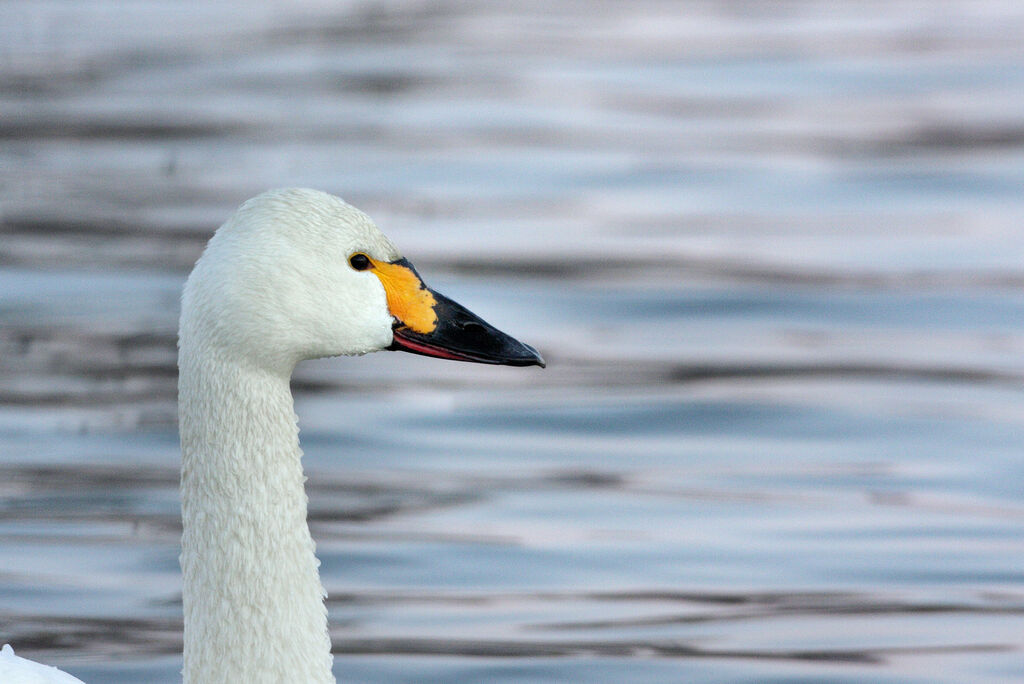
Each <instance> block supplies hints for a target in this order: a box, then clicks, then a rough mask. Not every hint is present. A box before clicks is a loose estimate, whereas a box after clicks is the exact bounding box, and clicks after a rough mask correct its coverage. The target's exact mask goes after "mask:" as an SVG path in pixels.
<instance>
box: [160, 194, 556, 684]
mask: <svg viewBox="0 0 1024 684" xmlns="http://www.w3.org/2000/svg"><path fill="white" fill-rule="evenodd" d="M178 349H179V351H178V368H179V376H178V378H179V379H178V416H179V429H180V434H181V451H182V469H181V499H182V523H183V532H182V550H181V568H182V575H183V583H184V584H183V587H184V590H183V595H182V602H183V608H184V617H185V635H184V670H183V676H184V682H185V684H222V683H223V684H227V683H229V682H230V683H237V682H247V683H250V684H252V683H259V682H267V683H271V682H273V683H278V682H302V683H303V684H317V683H322V682H334V681H335V679H334V676H333V675H332V673H331V666H332V656H331V642H330V637H329V636H328V632H327V611H326V608H325V606H324V602H323V599H324V597H325V593H324V589H323V586H322V585H321V583H320V576H319V573H318V570H317V567H318V565H319V561H318V560H317V559H316V556H315V555H314V551H315V549H314V544H313V540H312V538H311V537H310V533H309V527H308V525H307V523H306V503H307V498H306V493H305V488H304V484H303V483H304V481H305V477H304V475H303V471H302V464H301V456H302V452H301V451H300V449H299V439H298V427H297V424H296V416H295V412H294V410H293V403H292V395H291V391H290V389H289V378H290V377H291V374H292V370H293V369H294V368H295V364H296V363H297V362H298V361H301V360H303V359H311V358H317V357H324V356H337V355H360V354H366V353H368V352H374V351H380V350H399V351H409V352H414V353H417V354H424V355H427V356H435V357H440V358H445V359H454V360H460V361H473V362H478V363H491V364H504V365H511V366H530V365H538V366H543V365H544V361H543V359H541V357H540V355H539V354H538V353H537V352H536V350H534V349H533V348H532V347H529V346H527V345H525V344H523V343H521V342H518V341H517V340H515V339H513V338H512V337H510V336H509V335H506V334H505V333H503V332H501V331H499V330H497V329H496V328H494V327H492V326H491V325H489V324H487V323H486V322H484V321H483V320H481V319H480V318H478V317H477V316H475V315H474V314H472V313H470V312H469V311H468V310H466V309H465V308H464V307H462V306H460V305H459V304H457V303H455V302H453V301H452V300H450V299H448V298H447V297H444V296H443V295H441V294H439V293H437V292H435V291H433V290H431V289H430V288H428V287H427V286H426V285H425V284H424V283H423V281H422V280H421V279H420V277H419V275H418V273H417V272H416V270H415V269H414V268H413V266H412V264H410V263H409V262H408V261H407V260H406V259H405V258H403V256H402V254H401V253H400V252H399V251H398V249H396V248H395V246H394V245H393V244H392V243H391V242H390V241H389V240H388V239H387V238H386V237H385V236H384V234H383V233H381V232H380V230H378V229H377V227H376V226H375V225H374V224H373V222H372V221H371V220H370V219H369V217H367V216H366V215H365V214H363V213H362V212H361V211H359V210H358V209H355V208H354V207H352V206H350V205H348V204H346V203H345V202H343V201H342V200H340V199H338V198H337V197H333V196H331V195H328V194H325V193H322V192H318V191H314V190H305V189H286V190H275V191H270V192H267V193H265V194H262V195H260V196H258V197H255V198H253V199H251V200H249V201H247V202H245V203H244V204H243V205H242V206H241V207H240V208H239V209H238V210H237V212H236V213H235V214H234V215H233V216H232V217H231V218H230V219H228V221H227V222H226V223H225V224H224V225H222V226H221V227H220V228H219V229H218V230H217V232H216V233H215V234H214V236H213V237H212V238H211V239H210V242H209V244H208V245H207V247H206V249H205V251H204V252H203V254H202V256H201V257H200V258H199V260H198V261H197V262H196V265H195V268H194V269H193V271H192V274H191V275H190V276H189V278H188V282H187V283H186V285H185V289H184V292H183V295H182V307H181V323H180V329H179V338H178Z"/></svg>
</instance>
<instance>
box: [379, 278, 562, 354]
mask: <svg viewBox="0 0 1024 684" xmlns="http://www.w3.org/2000/svg"><path fill="white" fill-rule="evenodd" d="M371 261H372V260H371ZM373 266H374V273H375V274H376V275H377V277H378V278H380V280H381V282H382V283H383V284H384V290H385V292H386V293H387V297H388V308H389V309H390V311H391V315H392V317H394V319H395V325H394V341H393V342H392V344H391V346H390V347H388V349H390V350H391V351H406V352H412V353H413V354H423V355H424V356H434V357H437V358H440V359H452V360H453V361H471V362H473V363H490V364H499V365H503V366H540V367H541V368H543V367H544V365H545V364H544V359H543V358H542V357H541V355H540V354H538V353H537V350H536V349H534V348H533V347H531V346H530V345H528V344H523V343H522V342H520V341H519V340H517V339H515V338H514V337H512V336H511V335H507V334H506V333H503V332H502V331H500V330H498V329H497V328H495V327H494V326H493V325H491V324H490V323H488V322H487V321H485V320H483V319H482V318H480V317H479V316H477V315H476V314H474V313H473V312H471V311H470V310H469V309H467V308H466V307H464V306H462V305H461V304H459V303H458V302H454V301H452V300H451V299H448V298H447V297H445V296H444V295H443V294H441V293H439V292H435V291H434V290H431V289H430V288H429V287H427V286H426V285H425V284H424V283H423V280H422V279H421V278H420V277H419V274H418V273H416V269H414V268H413V266H412V264H410V263H409V261H408V260H406V259H399V260H398V261H393V262H390V263H381V262H377V261H374V262H373Z"/></svg>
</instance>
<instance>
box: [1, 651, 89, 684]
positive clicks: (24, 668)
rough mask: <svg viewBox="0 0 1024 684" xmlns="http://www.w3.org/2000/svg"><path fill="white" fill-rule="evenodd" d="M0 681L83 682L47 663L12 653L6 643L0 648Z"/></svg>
mask: <svg viewBox="0 0 1024 684" xmlns="http://www.w3.org/2000/svg"><path fill="white" fill-rule="evenodd" d="M0 683H2V684H83V683H82V680H81V679H76V678H75V677H72V676H71V675H69V674H68V673H66V672H61V671H60V670H58V669H57V668H55V667H51V666H49V665H40V664H39V663H36V662H33V661H31V660H26V659H25V658H22V657H20V656H16V655H14V649H13V648H11V647H10V646H9V645H8V644H4V647H3V648H2V649H0Z"/></svg>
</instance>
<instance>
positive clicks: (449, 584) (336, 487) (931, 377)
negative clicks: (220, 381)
mask: <svg viewBox="0 0 1024 684" xmlns="http://www.w3.org/2000/svg"><path fill="white" fill-rule="evenodd" d="M549 5H550V3H546V4H545V3H533V2H530V1H529V0H522V1H517V2H513V3H506V4H503V5H494V6H490V5H489V6H485V7H480V6H476V5H473V4H469V3H466V4H462V3H459V2H455V3H448V4H445V5H440V6H434V5H430V6H425V5H419V4H415V3H409V4H406V3H402V2H396V3H387V4H380V5H366V6H358V5H357V6H352V7H326V6H321V5H320V4H319V3H308V4H302V3H300V4H299V5H297V6H293V7H291V8H289V9H287V10H285V9H268V8H265V7H263V6H262V5H259V4H258V3H257V4H252V3H247V2H243V1H241V0H239V1H237V2H231V3H217V4H215V5H213V6H210V7H206V8H200V7H196V8H189V9H188V10H184V9H182V8H181V7H179V6H178V5H177V4H176V3H163V2H155V3H147V4H143V5H138V4H129V5H123V4H121V3H117V2H98V3H87V4H83V5H67V4H65V3H59V2H49V1H48V0H42V1H40V2H34V3H31V4H24V3H21V4H19V3H8V4H7V5H5V6H3V7H0V107H2V109H3V111H4V116H3V117H0V138H2V140H3V141H4V142H3V145H0V212H2V214H0V218H2V224H0V235H2V238H0V453H2V454H3V459H2V463H0V641H11V642H12V643H13V644H14V645H15V647H16V648H17V649H18V652H19V654H21V655H25V656H30V657H33V658H36V659H40V660H44V661H46V662H50V663H53V664H58V665H61V666H62V667H64V668H65V669H67V670H69V671H71V672H73V673H74V674H76V675H78V676H80V677H82V678H83V679H84V680H86V681H89V682H91V683H94V684H98V683H101V682H106V683H112V682H140V681H147V682H174V681H178V678H179V675H178V670H179V667H180V659H179V656H178V653H179V651H180V647H181V635H180V628H181V616H180V576H179V570H178V565H177V554H178V535H179V533H180V521H179V511H178V497H177V463H178V455H177V438H176V433H175V425H174V393H175V374H176V371H175V328H176V317H177V301H178V292H179V289H180V286H181V284H182V282H183V280H184V276H185V274H186V272H187V269H188V268H189V266H190V265H191V263H192V262H193V261H194V260H195V258H196V256H197V255H198V253H199V251H200V250H201V249H202V245H203V244H204V243H205V240H206V239H207V238H208V236H209V234H210V232H211V230H212V229H213V228H214V227H215V226H216V225H217V224H218V223H219V222H220V221H222V220H223V219H224V218H225V217H226V216H227V215H228V214H229V213H230V211H231V210H232V208H233V206H235V205H236V204H238V203H239V202H240V201H241V200H243V199H245V198H246V197H248V196H250V195H252V194H255V193H256V192H258V191H260V190H262V189H264V188H266V187H271V186H279V185H284V184H289V185H311V186H316V187H320V188H323V189H326V190H330V191H333V192H336V193H338V194H341V195H343V196H345V197H346V198H347V199H349V200H350V201H352V202H353V203H355V204H357V205H358V206H360V207H362V208H364V209H366V210H367V211H368V212H369V213H370V214H371V215H373V216H374V217H375V218H376V219H377V221H378V222H379V223H380V224H381V225H382V227H384V229H385V230H386V231H387V232H388V233H389V234H390V235H391V236H392V237H393V238H394V239H395V241H396V242H397V243H398V244H400V245H401V246H402V247H403V249H404V250H405V251H406V253H407V254H408V255H409V256H410V258H412V259H413V260H414V261H415V262H416V263H417V266H418V267H419V269H420V271H421V272H422V273H424V275H425V276H426V277H427V279H428V280H429V281H430V282H431V284H432V285H434V286H436V287H438V289H440V290H442V291H444V292H446V293H447V294H449V295H451V296H452V297H454V298H455V299H457V300H458V301H461V302H464V303H465V304H466V305H467V306H468V307H469V308H470V309H473V310H476V311H479V312H480V313H482V314H484V315H485V317H486V318H487V319H488V320H491V321H493V322H494V323H496V324H498V325H499V326H500V327H502V328H503V329H506V330H509V331H511V332H513V333H514V334H516V336H517V337H520V338H521V339H524V340H527V341H529V342H530V343H532V344H536V345H537V346H538V348H539V349H541V350H542V351H543V353H544V355H545V357H546V358H547V359H548V361H549V367H548V368H547V369H546V370H544V371H540V370H536V369H528V370H523V369H508V368H490V367H477V366H470V365H462V364H445V363H441V362H437V361H430V360H426V359H422V358H415V357H412V356H410V355H397V354H376V355H372V356H370V357H365V358H359V359H330V360H324V361H318V362H311V363H307V364H303V365H302V366H300V368H299V369H298V372H297V374H296V377H295V380H294V383H293V387H294V390H295V393H296V397H297V410H298V412H299V415H300V417H301V425H302V436H303V443H304V445H305V449H306V464H307V470H308V471H309V475H310V481H309V491H310V522H311V527H312V530H313V534H314V536H315V538H316V539H317V543H318V549H319V553H320V556H321V558H322V561H323V566H322V571H323V576H324V583H325V585H326V588H327V590H328V592H329V594H330V597H329V599H328V603H329V609H330V616H331V630H332V638H333V643H334V648H335V652H336V654H337V658H336V662H337V667H336V669H337V672H338V674H339V677H341V678H342V679H345V680H347V681H360V682H389V683H393V682H426V681H444V682H517V683H522V682H556V681H578V682H594V683H600V682H609V683H612V682H615V683H620V682H624V681H629V682H640V683H642V682H658V683H667V682H679V681H688V682H715V683H719V682H765V681H773V682H797V681H803V682H805V681H815V682H817V681H830V682H831V681H835V682H865V683H866V682H871V683H875V682H900V683H910V682H914V683H917V682H965V681H970V682H985V683H995V682H1011V681H1018V680H1019V675H1020V672H1021V671H1024V657H1022V655H1021V652H1022V647H1024V641H1022V638H1021V630H1020V624H1021V620H1022V617H1024V616H1022V613H1024V526H1022V525H1021V521H1022V520H1024V498H1022V495H1021V492H1022V491H1024V487H1022V482H1024V465H1022V460H1021V458H1020V455H1021V444H1020V439H1019V435H1020V434H1021V424H1022V422H1024V401H1022V393H1021V390H1022V388H1024V336H1022V334H1021V322H1022V321H1024V291H1022V284H1024V270H1022V264H1024V237H1022V236H1024V233H1021V231H1020V229H1019V227H1020V225H1021V219H1022V218H1024V198H1022V197H1024V196H1022V195H1021V193H1020V188H1021V187H1022V182H1024V147H1022V145H1021V143H1022V141H1024V135H1022V134H1021V131H1024V114H1022V112H1024V107H1021V104H1022V97H1021V93H1022V92H1024V91H1022V89H1021V87H1022V86H1024V69H1022V68H1021V65H1022V63H1024V52H1022V49H1021V43H1020V40H1019V36H1020V35H1021V33H1022V31H1024V9H1021V8H1020V7H1018V6H1017V4H1016V3H1009V2H1007V3H1002V2H985V3H975V2H967V1H966V0H960V1H956V0H948V1H944V2H941V3H935V4H932V5H928V6H927V7H925V6H923V5H921V4H920V3H915V2H893V3H880V4H877V5H874V6H872V9H871V10H870V11H865V9H864V5H863V3H854V2H848V3H836V2H830V3H824V2H821V3H819V2H802V3H789V4H786V5H785V6H780V7H773V9H772V11H771V12H763V11H761V10H759V9H758V8H757V7H756V6H754V5H742V6H737V5H735V4H734V3H725V2H721V3H718V2H707V3H698V4H694V3H690V4H687V5H685V6H681V5H678V4H674V3H668V4H663V3H658V2H646V1H645V2H640V3H629V4H617V3H599V4H598V5H595V4H593V3H562V4H559V5H557V6H549Z"/></svg>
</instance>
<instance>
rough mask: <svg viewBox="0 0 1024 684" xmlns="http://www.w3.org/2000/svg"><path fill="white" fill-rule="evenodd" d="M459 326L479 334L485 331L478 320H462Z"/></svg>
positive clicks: (466, 330)
mask: <svg viewBox="0 0 1024 684" xmlns="http://www.w3.org/2000/svg"><path fill="white" fill-rule="evenodd" d="M459 327H460V328H462V329H463V331H465V332H468V333H473V334H479V333H482V332H483V331H484V326H482V325H480V324H479V323H477V322H476V321H460V322H459Z"/></svg>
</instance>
